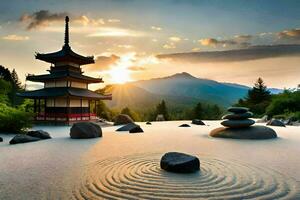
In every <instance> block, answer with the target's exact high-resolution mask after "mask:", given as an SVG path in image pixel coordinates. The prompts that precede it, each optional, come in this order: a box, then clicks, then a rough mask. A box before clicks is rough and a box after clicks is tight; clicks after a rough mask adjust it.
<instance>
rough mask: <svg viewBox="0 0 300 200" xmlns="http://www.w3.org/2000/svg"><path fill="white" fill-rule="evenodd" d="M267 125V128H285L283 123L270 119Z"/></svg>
mask: <svg viewBox="0 0 300 200" xmlns="http://www.w3.org/2000/svg"><path fill="white" fill-rule="evenodd" d="M267 125H269V126H281V127H285V125H284V123H283V122H282V121H280V120H278V119H271V120H270V121H269V122H268V123H267Z"/></svg>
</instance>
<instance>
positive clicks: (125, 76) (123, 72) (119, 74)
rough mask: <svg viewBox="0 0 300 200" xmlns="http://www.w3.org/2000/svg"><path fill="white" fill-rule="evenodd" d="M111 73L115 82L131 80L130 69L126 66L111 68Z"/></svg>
mask: <svg viewBox="0 0 300 200" xmlns="http://www.w3.org/2000/svg"><path fill="white" fill-rule="evenodd" d="M109 75H110V76H111V81H112V82H113V83H126V82H128V81H131V79H130V71H129V70H128V69H126V68H121V67H118V68H113V69H111V70H109Z"/></svg>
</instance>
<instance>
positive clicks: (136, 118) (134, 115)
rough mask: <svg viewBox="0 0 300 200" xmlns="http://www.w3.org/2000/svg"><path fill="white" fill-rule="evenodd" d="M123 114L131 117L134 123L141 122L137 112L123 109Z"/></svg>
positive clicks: (126, 108)
mask: <svg viewBox="0 0 300 200" xmlns="http://www.w3.org/2000/svg"><path fill="white" fill-rule="evenodd" d="M121 114H125V115H128V116H130V117H131V118H132V119H133V121H140V117H139V115H138V114H137V113H136V112H134V111H132V110H130V109H129V108H128V107H125V108H123V109H122V111H121Z"/></svg>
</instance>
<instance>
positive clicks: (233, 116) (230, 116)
mask: <svg viewBox="0 0 300 200" xmlns="http://www.w3.org/2000/svg"><path fill="white" fill-rule="evenodd" d="M250 117H253V113H252V112H245V113H241V114H227V115H224V116H223V117H222V119H229V120H239V119H248V118H250Z"/></svg>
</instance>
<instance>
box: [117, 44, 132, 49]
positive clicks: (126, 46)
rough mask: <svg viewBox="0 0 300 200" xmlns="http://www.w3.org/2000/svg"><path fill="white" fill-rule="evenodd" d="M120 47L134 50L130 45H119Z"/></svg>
mask: <svg viewBox="0 0 300 200" xmlns="http://www.w3.org/2000/svg"><path fill="white" fill-rule="evenodd" d="M118 47H119V48H124V49H132V48H133V46H132V45H129V44H119V45H118Z"/></svg>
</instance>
